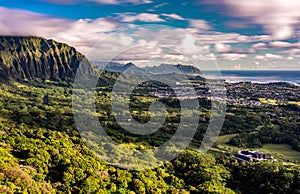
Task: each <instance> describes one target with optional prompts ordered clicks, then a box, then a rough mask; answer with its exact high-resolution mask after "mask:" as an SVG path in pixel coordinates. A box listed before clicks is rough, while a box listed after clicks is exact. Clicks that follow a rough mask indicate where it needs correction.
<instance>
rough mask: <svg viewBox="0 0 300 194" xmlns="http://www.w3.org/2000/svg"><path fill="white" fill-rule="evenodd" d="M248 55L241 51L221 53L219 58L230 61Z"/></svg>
mask: <svg viewBox="0 0 300 194" xmlns="http://www.w3.org/2000/svg"><path fill="white" fill-rule="evenodd" d="M245 57H247V55H246V54H239V53H224V54H221V55H219V57H218V58H219V59H221V60H228V61H237V60H239V59H241V58H245Z"/></svg>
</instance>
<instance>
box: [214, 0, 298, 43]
mask: <svg viewBox="0 0 300 194" xmlns="http://www.w3.org/2000/svg"><path fill="white" fill-rule="evenodd" d="M222 2H223V3H225V4H226V5H228V6H229V8H230V12H229V14H232V15H233V16H238V17H243V18H246V19H248V20H250V21H252V22H253V23H255V24H260V25H262V26H263V27H264V28H265V30H266V31H267V32H268V33H270V34H272V36H273V38H274V39H278V40H282V39H288V38H290V37H292V36H293V33H294V32H295V29H296V28H297V26H298V25H299V17H300V12H299V10H300V1H298V0H264V1H262V0H251V1H236V0H222ZM215 3H220V2H219V1H215Z"/></svg>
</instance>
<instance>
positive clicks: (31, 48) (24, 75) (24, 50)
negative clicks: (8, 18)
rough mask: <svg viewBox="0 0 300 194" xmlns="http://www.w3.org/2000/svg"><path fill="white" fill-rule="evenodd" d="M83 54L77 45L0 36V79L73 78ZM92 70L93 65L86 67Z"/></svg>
mask: <svg viewBox="0 0 300 194" xmlns="http://www.w3.org/2000/svg"><path fill="white" fill-rule="evenodd" d="M84 59H85V58H84V56H83V55H82V54H80V53H79V52H77V51H76V50H75V48H73V47H70V46H68V45H67V44H63V43H58V42H56V41H54V40H46V39H42V38H36V37H0V76H1V77H0V80H2V81H3V80H6V79H13V80H16V81H22V80H28V81H33V80H40V81H43V80H52V81H71V80H73V78H74V76H75V73H76V70H77V68H78V67H79V65H80V62H81V61H82V60H84ZM85 69H88V71H92V66H91V65H90V66H89V67H87V68H85Z"/></svg>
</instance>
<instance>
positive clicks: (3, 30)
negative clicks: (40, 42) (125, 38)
mask: <svg viewBox="0 0 300 194" xmlns="http://www.w3.org/2000/svg"><path fill="white" fill-rule="evenodd" d="M8 18H9V20H8ZM118 25H119V24H118V23H116V22H114V21H110V20H108V19H105V18H98V19H94V20H92V19H81V20H68V19H62V18H54V17H50V16H47V15H43V14H37V13H33V12H29V11H23V10H12V9H6V8H3V7H0V35H13V36H40V37H44V38H48V39H50V38H51V39H54V40H56V41H60V42H65V43H68V44H70V45H71V46H74V47H75V48H76V49H78V50H79V51H81V52H83V53H86V52H87V51H88V48H89V47H91V46H92V45H93V44H95V42H97V41H98V40H100V39H101V38H103V37H104V36H105V33H107V32H111V31H113V30H114V29H116V28H117V27H118Z"/></svg>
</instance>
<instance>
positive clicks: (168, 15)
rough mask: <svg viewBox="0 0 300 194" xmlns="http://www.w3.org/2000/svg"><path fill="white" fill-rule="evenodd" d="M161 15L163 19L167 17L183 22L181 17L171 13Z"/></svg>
mask: <svg viewBox="0 0 300 194" xmlns="http://www.w3.org/2000/svg"><path fill="white" fill-rule="evenodd" d="M161 15H162V16H165V17H169V18H172V19H175V20H185V19H184V18H183V17H181V16H180V15H177V14H175V13H171V14H167V13H163V14H161Z"/></svg>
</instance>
